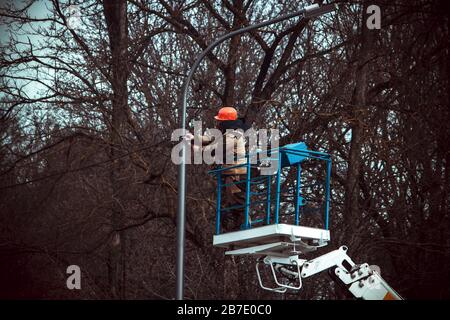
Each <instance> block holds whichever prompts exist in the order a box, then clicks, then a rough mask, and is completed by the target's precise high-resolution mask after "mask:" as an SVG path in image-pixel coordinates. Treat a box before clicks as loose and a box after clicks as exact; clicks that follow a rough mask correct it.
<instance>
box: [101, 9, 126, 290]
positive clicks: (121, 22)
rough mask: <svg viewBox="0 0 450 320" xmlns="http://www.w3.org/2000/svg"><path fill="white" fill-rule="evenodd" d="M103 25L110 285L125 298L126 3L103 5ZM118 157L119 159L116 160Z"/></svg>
mask: <svg viewBox="0 0 450 320" xmlns="http://www.w3.org/2000/svg"><path fill="white" fill-rule="evenodd" d="M103 8H104V14H105V20H106V25H107V28H108V35H109V42H110V48H111V75H112V83H111V86H112V91H113V98H112V112H111V128H110V139H111V148H110V156H111V159H115V160H113V162H112V166H111V175H110V179H111V188H112V208H111V210H112V212H111V224H112V229H113V236H112V237H111V242H110V255H109V258H110V261H109V272H110V275H109V281H110V289H111V294H112V296H113V297H114V298H121V299H123V298H125V246H126V241H125V234H124V231H120V230H121V228H123V226H124V225H125V212H124V209H123V208H124V207H125V205H124V200H125V199H126V193H127V188H128V187H129V186H128V183H127V177H126V161H125V160H124V158H123V157H121V156H122V155H123V154H124V152H125V150H126V148H125V146H124V143H125V142H124V138H125V136H126V134H127V118H128V117H127V114H128V102H127V101H128V100H127V94H128V89H127V79H128V76H129V71H128V65H127V59H128V57H127V47H128V31H127V6H126V1H125V0H114V1H104V2H103ZM119 157H120V158H119Z"/></svg>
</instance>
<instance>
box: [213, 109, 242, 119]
mask: <svg viewBox="0 0 450 320" xmlns="http://www.w3.org/2000/svg"><path fill="white" fill-rule="evenodd" d="M237 117H238V114H237V111H236V109H235V108H233V107H223V108H220V110H219V113H218V114H217V116H215V117H214V119H216V120H222V121H223V120H237Z"/></svg>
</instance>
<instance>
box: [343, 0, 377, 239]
mask: <svg viewBox="0 0 450 320" xmlns="http://www.w3.org/2000/svg"><path fill="white" fill-rule="evenodd" d="M367 6H368V3H367V1H365V2H364V5H363V8H362V9H363V14H362V21H361V47H360V50H359V58H358V62H357V67H356V75H355V89H354V92H353V96H352V101H351V112H350V114H351V118H352V119H351V121H350V127H351V129H352V131H351V132H352V137H351V142H350V153H349V157H348V171H347V179H346V184H345V203H344V208H345V209H344V223H345V229H346V232H345V233H346V234H347V233H351V229H352V226H355V220H357V219H358V215H359V213H360V206H359V196H360V188H359V177H360V174H361V172H360V171H361V151H362V144H363V142H364V127H363V123H364V122H365V120H366V116H367V88H368V79H367V78H368V73H369V69H368V60H369V56H370V50H371V47H372V41H373V40H372V35H371V33H372V31H370V30H368V29H367V27H366V21H367V13H366V10H367ZM345 237H346V238H347V239H348V236H345Z"/></svg>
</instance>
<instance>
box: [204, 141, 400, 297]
mask: <svg viewBox="0 0 450 320" xmlns="http://www.w3.org/2000/svg"><path fill="white" fill-rule="evenodd" d="M258 152H261V151H257V152H256V153H258ZM254 156H255V154H254V153H253V154H250V155H249V154H247V155H246V163H243V164H239V165H236V166H234V167H242V166H246V168H247V170H246V172H247V173H246V174H247V177H246V179H245V180H244V181H242V180H240V181H237V182H233V184H245V187H244V188H241V189H245V194H246V196H245V204H243V205H242V206H232V207H224V206H223V204H222V193H223V191H224V188H226V187H227V186H228V184H226V183H225V182H224V179H223V176H225V175H226V171H227V170H229V169H231V168H234V167H224V168H219V169H216V170H212V171H210V173H211V174H213V175H215V176H216V178H217V207H216V230H215V235H214V236H213V245H214V246H216V247H220V248H225V249H226V250H227V251H226V252H225V254H226V255H231V256H237V255H250V256H254V257H255V258H256V274H257V277H258V282H259V284H260V286H261V288H263V289H265V290H269V291H273V292H278V293H285V292H287V291H288V290H291V291H298V290H300V289H301V288H302V285H303V279H304V278H308V277H310V276H313V275H315V274H318V273H320V272H322V271H328V272H329V273H330V275H331V277H332V279H333V280H334V281H336V282H338V283H339V284H341V285H343V286H344V287H345V288H347V290H348V291H349V292H350V293H351V294H352V295H353V296H354V297H355V298H358V299H363V300H402V297H401V296H400V295H399V294H398V293H397V292H396V291H395V290H394V289H393V288H392V287H390V286H389V285H388V284H387V283H386V281H385V280H384V279H383V278H382V277H381V275H380V274H379V273H378V272H377V270H375V268H373V267H370V266H369V265H368V264H367V263H364V264H355V263H354V262H353V260H352V259H351V258H350V257H349V256H348V255H347V250H348V248H347V247H346V246H341V247H340V248H339V249H337V250H334V251H331V252H329V253H326V254H324V255H321V256H319V257H316V258H314V259H312V260H307V259H305V258H304V257H305V255H307V254H308V253H310V252H313V251H316V250H317V249H319V248H322V247H325V246H326V245H328V243H329V242H330V241H331V237H330V230H329V209H330V177H331V156H330V155H329V154H327V153H323V152H318V151H312V150H308V148H307V146H306V144H305V143H303V142H299V143H294V144H289V145H286V146H283V147H279V148H274V149H271V150H266V151H265V152H264V157H259V161H258V162H257V164H256V165H255V164H254V163H253V162H254V161H251V159H254V158H255V157H254ZM252 157H253V158H252ZM256 158H258V157H256ZM306 161H308V162H312V161H319V162H320V164H319V166H321V167H322V168H325V174H324V177H322V178H316V180H315V182H314V183H313V184H312V185H311V184H309V185H308V184H306V185H302V166H301V165H302V163H304V162H306ZM268 164H270V167H271V168H273V170H271V171H270V170H263V171H264V174H263V173H258V170H259V169H261V168H262V166H264V165H265V166H267V165H268ZM266 169H267V168H266ZM255 172H256V174H255ZM261 172H262V171H261ZM308 178H309V180H311V174H309V176H308ZM317 186H319V187H320V188H318V187H317ZM282 187H283V188H282ZM283 189H284V190H283ZM317 193H318V195H319V196H322V198H323V201H322V202H321V203H320V205H317V203H315V204H313V205H311V207H313V208H314V209H313V211H314V210H315V211H316V214H319V215H321V217H322V219H320V220H321V221H322V224H321V225H315V226H305V225H302V224H301V223H300V222H301V220H302V219H303V216H306V212H308V209H310V211H311V208H309V205H308V202H310V201H312V202H313V201H316V202H317ZM305 195H308V196H311V195H313V197H312V198H314V199H312V198H311V199H308V197H307V196H305ZM237 209H238V210H242V212H243V213H244V217H243V221H242V224H241V226H240V228H239V229H237V230H226V231H224V230H222V228H221V221H222V219H223V216H225V215H227V214H232V212H233V211H236V210H237ZM260 265H264V266H266V267H268V268H269V269H270V273H271V275H272V276H273V282H274V284H275V285H273V286H267V285H266V284H264V283H263V280H262V279H263V277H262V272H261V268H260Z"/></svg>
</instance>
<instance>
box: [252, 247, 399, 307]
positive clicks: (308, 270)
mask: <svg viewBox="0 0 450 320" xmlns="http://www.w3.org/2000/svg"><path fill="white" fill-rule="evenodd" d="M347 249H348V248H347V247H346V246H342V247H340V248H339V249H337V250H334V251H331V252H329V253H327V254H324V255H322V256H319V257H317V258H315V259H313V260H310V261H307V260H303V259H299V257H298V256H290V257H278V256H271V255H267V256H265V257H264V259H263V262H264V263H265V264H266V265H270V267H271V270H272V275H273V277H274V280H275V283H276V284H277V286H278V287H276V288H269V287H266V286H264V285H263V282H262V279H261V274H260V271H259V262H258V263H257V264H256V272H257V275H258V280H259V284H260V286H261V287H262V288H263V289H266V290H270V291H275V292H280V293H283V292H286V291H287V290H288V289H291V290H299V289H300V288H301V287H302V278H307V277H310V276H312V275H315V274H317V273H319V272H322V271H325V270H330V273H331V274H332V278H333V279H334V280H336V281H338V280H339V282H340V284H342V285H344V286H345V287H346V288H347V289H348V290H349V292H351V293H352V294H353V296H354V297H356V298H359V299H363V300H403V299H402V297H401V296H400V295H399V294H398V293H397V292H396V291H395V290H394V289H392V288H391V287H390V286H389V285H388V284H387V283H386V281H384V279H383V278H382V277H381V276H380V274H379V273H377V272H376V271H375V270H373V269H371V268H370V266H369V265H368V264H367V263H364V264H361V265H357V264H355V263H354V262H353V261H352V259H351V258H350V257H349V256H348V255H347ZM290 266H294V267H295V268H294V270H291V269H289V267H290ZM277 272H278V273H281V274H283V275H285V276H287V277H288V278H289V279H290V281H288V282H286V281H285V282H284V283H283V281H280V280H278V277H277ZM292 281H294V282H297V283H298V284H296V285H294V284H292Z"/></svg>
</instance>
